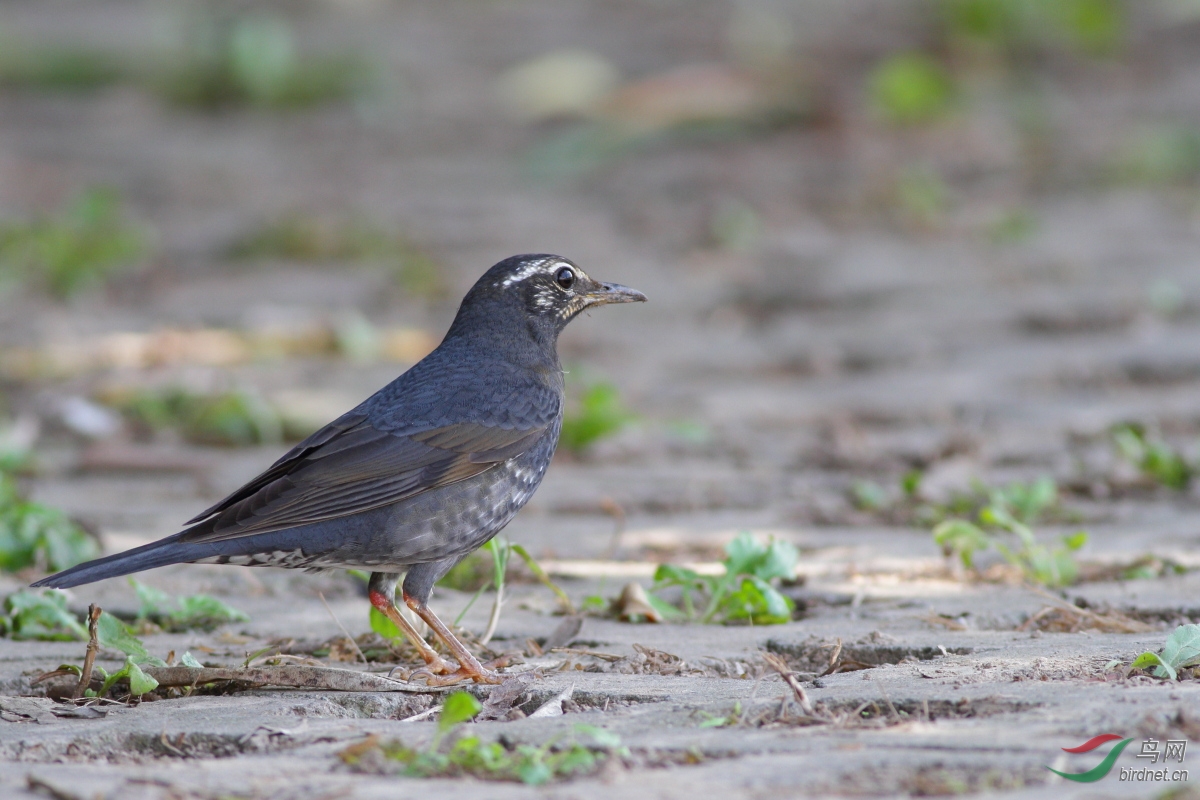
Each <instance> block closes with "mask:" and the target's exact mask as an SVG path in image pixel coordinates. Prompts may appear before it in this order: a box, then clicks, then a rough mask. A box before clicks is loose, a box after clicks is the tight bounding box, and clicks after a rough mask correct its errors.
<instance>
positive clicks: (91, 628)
mask: <svg viewBox="0 0 1200 800" xmlns="http://www.w3.org/2000/svg"><path fill="white" fill-rule="evenodd" d="M99 621H100V608H99V607H98V606H97V605H96V604H95V603H92V604H91V605H90V606H88V643H87V652H86V653H85V654H84V656H83V669H82V670H80V672H79V683H77V684H75V689H74V691H72V692H71V699H72V700H78V699H79V698H81V697H83V693H84V691H86V690H87V688H88V686H89V685H91V683H92V667H94V666H95V665H96V654H97V653H99V652H100V635H99V633H98V632H97V630H96V625H97V623H99Z"/></svg>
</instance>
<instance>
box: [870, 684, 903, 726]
mask: <svg viewBox="0 0 1200 800" xmlns="http://www.w3.org/2000/svg"><path fill="white" fill-rule="evenodd" d="M875 685H876V686H878V687H879V693H880V694H882V695H883V699H884V702H886V703H887V705H888V711H891V712H892V716H893V717H894V718H895V719H896V720H897V721H899V719H900V712H899V711H897V710H896V707H895V706H894V705H892V698H890V697H888V693H887V689H885V688H883V684H882V683H880V682H879V681H875Z"/></svg>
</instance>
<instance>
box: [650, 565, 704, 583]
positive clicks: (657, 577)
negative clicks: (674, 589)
mask: <svg viewBox="0 0 1200 800" xmlns="http://www.w3.org/2000/svg"><path fill="white" fill-rule="evenodd" d="M654 582H655V584H662V585H663V586H684V585H686V586H692V585H694V584H696V583H699V582H700V575H699V574H698V573H697V572H695V571H694V570H690V569H688V568H687V567H680V566H676V565H675V564H659V565H658V569H656V570H654Z"/></svg>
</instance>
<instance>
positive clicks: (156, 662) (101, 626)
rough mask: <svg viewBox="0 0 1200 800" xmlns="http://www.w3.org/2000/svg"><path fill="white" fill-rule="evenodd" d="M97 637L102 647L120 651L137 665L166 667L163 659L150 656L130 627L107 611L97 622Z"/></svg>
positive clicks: (101, 614)
mask: <svg viewBox="0 0 1200 800" xmlns="http://www.w3.org/2000/svg"><path fill="white" fill-rule="evenodd" d="M96 636H97V638H98V639H99V641H100V646H101V647H106V648H108V649H110V650H119V651H120V652H122V653H124V654H125V655H127V656H129V658H130V659H132V660H133V662H135V663H137V664H150V665H151V666H155V667H165V666H166V662H164V661H163V660H162V659H161V658H158V657H156V656H152V655H150V653H149V652H148V651H147V650H146V647H145V645H143V644H142V641H141V640H140V639H138V638H137V637H136V636H134V635H133V634H132V633H130V632H129V627H128V626H126V625H125V623H123V622H121V620H119V619H117V618H116V617H114V616H113V615H112V614H110V613H108V612H107V611H102V612H101V613H100V619H99V620H97V622H96Z"/></svg>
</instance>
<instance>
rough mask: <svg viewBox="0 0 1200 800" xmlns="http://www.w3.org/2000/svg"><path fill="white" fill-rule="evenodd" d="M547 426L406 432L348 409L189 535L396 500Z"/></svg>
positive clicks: (248, 528) (476, 468)
mask: <svg viewBox="0 0 1200 800" xmlns="http://www.w3.org/2000/svg"><path fill="white" fill-rule="evenodd" d="M539 422H540V420H539ZM549 427H550V424H549V423H544V424H537V425H532V426H529V427H524V428H522V427H500V426H489V425H483V424H479V423H473V422H464V423H455V424H449V425H441V426H439V427H433V428H425V429H422V430H418V431H413V432H411V433H400V432H396V431H383V430H379V429H378V428H376V427H374V426H373V425H372V424H371V422H370V420H369V419H368V417H367V415H365V414H354V413H351V414H347V415H346V416H344V417H342V418H340V419H338V420H336V421H335V422H333V423H331V424H330V425H328V426H326V427H325V428H323V429H322V430H320V431H318V432H317V433H315V434H313V435H312V436H310V437H309V438H308V439H306V440H305V441H303V442H301V443H300V444H298V445H296V447H294V448H292V450H291V451H289V452H288V453H287V454H286V455H284V457H283V458H281V459H279V461H277V462H276V463H275V464H273V465H272V466H271V467H270V468H269V469H267V470H266V471H265V472H263V473H262V474H261V475H259V476H258V477H257V478H255V479H254V480H252V481H250V482H249V483H247V484H246V485H245V486H243V487H242V488H241V489H239V490H238V491H236V492H234V493H233V494H231V495H230V496H229V497H227V498H225V499H224V500H222V501H221V502H220V503H217V504H216V505H214V506H213V507H212V508H210V509H208V510H207V511H206V512H204V513H203V514H201V515H200V516H198V517H196V518H195V519H193V520H192V521H191V523H189V524H194V525H195V527H194V528H193V529H192V530H189V531H187V532H186V533H185V534H184V536H183V540H184V541H189V542H208V541H220V540H225V539H233V538H238V537H241V536H249V535H252V534H257V533H267V532H270V531H278V530H283V529H286V528H293V527H296V526H299V525H305V524H309V523H312V522H319V521H321V520H327V519H333V518H336V517H342V516H348V515H351V514H357V513H361V512H363V511H369V510H371V509H374V508H379V507H381V506H385V505H390V504H392V503H396V502H399V501H401V500H404V499H406V498H409V497H412V496H414V495H416V494H419V493H420V492H424V491H428V490H430V489H435V488H437V487H439V486H446V485H449V484H451V483H455V482H457V481H461V480H464V479H466V478H469V477H471V476H473V475H477V474H479V473H480V472H483V471H484V470H487V469H490V468H491V467H493V466H494V465H496V464H497V463H500V462H502V461H506V460H508V459H510V458H513V457H514V456H517V455H520V454H521V453H523V452H525V451H526V450H528V449H529V448H530V447H531V446H533V444H534V443H535V442H536V441H537V440H538V439H539V438H541V436H543V435H544V434H545V433H546V431H547V430H548V429H549Z"/></svg>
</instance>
